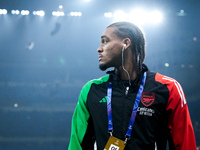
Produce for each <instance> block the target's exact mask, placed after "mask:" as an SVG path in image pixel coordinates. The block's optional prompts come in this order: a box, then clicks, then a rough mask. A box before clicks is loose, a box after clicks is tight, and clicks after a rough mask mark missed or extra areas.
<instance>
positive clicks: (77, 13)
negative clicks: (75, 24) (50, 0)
mask: <svg viewBox="0 0 200 150" xmlns="http://www.w3.org/2000/svg"><path fill="white" fill-rule="evenodd" d="M70 16H77V17H80V16H82V12H70Z"/></svg>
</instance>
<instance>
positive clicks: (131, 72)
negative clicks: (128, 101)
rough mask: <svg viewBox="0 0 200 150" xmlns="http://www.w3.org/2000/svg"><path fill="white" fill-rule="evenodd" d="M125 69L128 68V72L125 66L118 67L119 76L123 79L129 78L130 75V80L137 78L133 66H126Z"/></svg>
mask: <svg viewBox="0 0 200 150" xmlns="http://www.w3.org/2000/svg"><path fill="white" fill-rule="evenodd" d="M125 69H126V70H127V72H126V71H125V70H124V69H123V67H119V68H118V69H117V76H118V77H119V78H120V79H121V80H129V76H130V80H135V79H136V77H137V72H136V70H135V69H134V68H133V67H130V68H127V67H125ZM128 74H129V75H128Z"/></svg>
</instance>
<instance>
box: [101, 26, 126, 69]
mask: <svg viewBox="0 0 200 150" xmlns="http://www.w3.org/2000/svg"><path fill="white" fill-rule="evenodd" d="M114 30H115V27H109V28H107V29H106V30H105V31H104V33H103V34H102V36H101V45H100V47H99V48H98V49H97V52H98V53H99V68H100V69H101V70H106V69H107V68H109V67H116V68H118V67H119V66H121V61H122V59H121V53H122V47H123V44H124V43H123V41H122V39H120V38H119V37H118V36H117V35H116V34H114V32H113V31H114Z"/></svg>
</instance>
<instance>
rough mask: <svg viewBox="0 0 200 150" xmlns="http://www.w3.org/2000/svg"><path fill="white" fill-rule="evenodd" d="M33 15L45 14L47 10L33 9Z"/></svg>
mask: <svg viewBox="0 0 200 150" xmlns="http://www.w3.org/2000/svg"><path fill="white" fill-rule="evenodd" d="M33 15H38V16H44V15H45V12H44V11H43V10H40V11H33Z"/></svg>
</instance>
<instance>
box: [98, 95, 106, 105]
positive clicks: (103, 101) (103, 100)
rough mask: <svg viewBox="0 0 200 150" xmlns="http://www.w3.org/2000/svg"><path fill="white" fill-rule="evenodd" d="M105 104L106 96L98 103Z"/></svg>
mask: <svg viewBox="0 0 200 150" xmlns="http://www.w3.org/2000/svg"><path fill="white" fill-rule="evenodd" d="M106 102H107V96H105V97H104V98H102V100H100V101H99V103H106Z"/></svg>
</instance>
